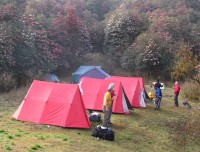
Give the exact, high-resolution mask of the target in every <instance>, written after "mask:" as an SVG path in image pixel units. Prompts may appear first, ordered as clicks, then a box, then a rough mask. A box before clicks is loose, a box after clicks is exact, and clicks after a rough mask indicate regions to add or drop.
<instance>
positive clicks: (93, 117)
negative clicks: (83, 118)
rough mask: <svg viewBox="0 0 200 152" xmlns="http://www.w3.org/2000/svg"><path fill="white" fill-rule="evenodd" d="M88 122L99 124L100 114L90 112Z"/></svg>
mask: <svg viewBox="0 0 200 152" xmlns="http://www.w3.org/2000/svg"><path fill="white" fill-rule="evenodd" d="M88 117H89V120H90V121H94V122H100V120H101V114H100V113H97V112H92V113H90V114H89V116H88Z"/></svg>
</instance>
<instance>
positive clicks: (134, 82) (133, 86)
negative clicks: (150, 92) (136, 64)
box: [107, 76, 146, 108]
mask: <svg viewBox="0 0 200 152" xmlns="http://www.w3.org/2000/svg"><path fill="white" fill-rule="evenodd" d="M107 79H110V80H115V81H116V80H118V81H120V82H121V83H122V86H123V88H124V91H125V93H126V95H127V97H128V99H129V101H130V103H131V105H132V106H133V107H136V108H144V107H146V104H145V102H144V96H143V94H144V82H143V79H142V78H139V77H121V76H112V77H109V78H107Z"/></svg>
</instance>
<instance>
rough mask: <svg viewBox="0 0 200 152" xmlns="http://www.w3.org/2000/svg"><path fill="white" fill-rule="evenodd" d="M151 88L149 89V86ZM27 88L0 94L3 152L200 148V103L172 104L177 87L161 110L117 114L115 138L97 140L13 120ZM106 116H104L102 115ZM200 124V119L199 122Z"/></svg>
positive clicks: (191, 151) (166, 94)
mask: <svg viewBox="0 0 200 152" xmlns="http://www.w3.org/2000/svg"><path fill="white" fill-rule="evenodd" d="M146 89H147V92H149V91H150V88H149V86H146ZM27 90H28V88H22V89H20V90H16V91H12V92H10V93H7V94H1V95H0V104H1V105H2V106H1V107H0V141H1V142H0V151H14V152H26V151H31V152H32V151H43V152H65V151H75V152H76V151H81V152H85V151H87V152H94V151H95V152H102V151H106V152H107V151H109V152H134V151H135V152H151V151H152V152H165V151H166V152H174V151H177V152H198V151H200V142H199V141H200V136H199V135H200V132H199V130H200V128H199V126H198V125H197V124H198V123H199V121H200V120H199V118H200V115H199V114H200V113H199V109H200V104H197V103H196V104H193V103H192V109H188V108H185V107H183V105H182V104H181V99H179V103H180V107H179V108H176V107H174V103H173V90H172V89H171V88H166V89H165V90H163V99H162V102H161V110H159V111H155V110H154V107H155V105H154V104H153V103H147V108H145V109H134V110H133V111H131V113H130V114H129V115H120V114H113V115H112V117H111V121H112V122H113V125H112V129H113V130H114V132H115V141H105V140H101V139H100V140H97V139H96V138H94V137H92V136H91V131H92V129H93V128H94V127H96V126H97V125H99V124H101V123H92V124H91V125H92V127H91V128H90V129H68V128H62V127H56V126H50V127H48V126H46V125H39V124H34V123H29V122H22V121H16V120H13V119H11V117H12V115H13V113H14V112H15V110H16V109H17V108H18V106H19V104H20V103H21V101H22V99H23V97H24V96H25V94H26V92H27ZM102 116H103V115H102ZM199 124H200V123H199Z"/></svg>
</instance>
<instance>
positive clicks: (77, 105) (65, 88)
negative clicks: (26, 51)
mask: <svg viewBox="0 0 200 152" xmlns="http://www.w3.org/2000/svg"><path fill="white" fill-rule="evenodd" d="M13 118H15V119H17V120H22V121H29V122H34V123H38V124H48V125H55V126H61V127H68V128H90V122H89V120H88V117H87V114H86V110H85V106H84V104H83V100H82V97H81V94H80V90H79V87H78V85H77V84H62V83H54V82H45V81H38V80H34V81H33V83H32V85H31V86H30V88H29V90H28V92H27V94H26V96H25V98H24V100H23V101H22V103H21V105H20V106H19V108H18V109H17V111H16V112H15V113H14V115H13Z"/></svg>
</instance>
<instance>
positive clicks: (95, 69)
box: [72, 66, 110, 83]
mask: <svg viewBox="0 0 200 152" xmlns="http://www.w3.org/2000/svg"><path fill="white" fill-rule="evenodd" d="M84 77H87V78H97V79H105V78H106V77H110V75H109V74H108V73H106V72H105V71H104V70H103V69H102V67H101V66H80V67H79V68H78V69H77V70H76V71H75V72H74V73H73V74H72V83H79V82H80V80H81V79H82V78H84Z"/></svg>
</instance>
